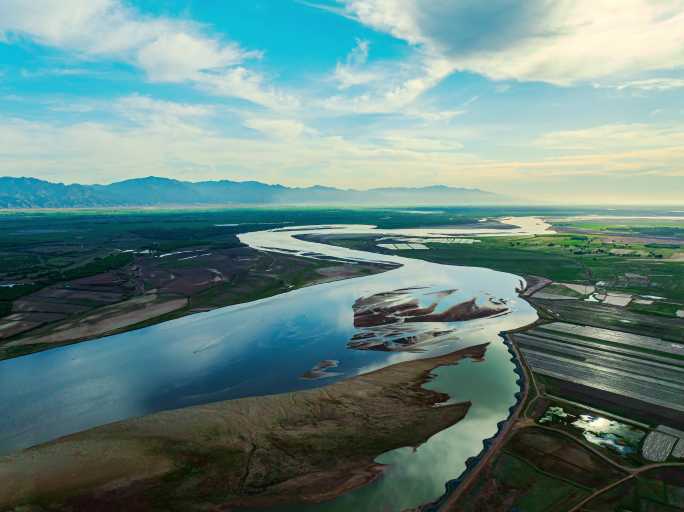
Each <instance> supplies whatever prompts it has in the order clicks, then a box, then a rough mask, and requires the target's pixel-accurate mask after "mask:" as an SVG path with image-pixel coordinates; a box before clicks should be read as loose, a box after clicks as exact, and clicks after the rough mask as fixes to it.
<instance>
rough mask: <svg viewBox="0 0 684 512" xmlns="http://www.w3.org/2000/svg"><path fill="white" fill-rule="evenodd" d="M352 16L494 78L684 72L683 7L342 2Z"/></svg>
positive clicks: (561, 80)
mask: <svg viewBox="0 0 684 512" xmlns="http://www.w3.org/2000/svg"><path fill="white" fill-rule="evenodd" d="M338 3H339V4H340V5H341V6H342V7H343V8H344V13H345V15H346V16H348V17H353V18H355V19H357V20H358V21H360V22H361V23H363V24H365V25H367V26H369V27H372V28H374V29H376V30H379V31H383V32H387V33H389V34H391V35H393V36H394V37H396V38H399V39H402V40H405V41H407V42H408V43H410V44H411V45H414V46H416V47H419V48H421V50H422V51H423V52H424V53H425V55H427V56H429V57H430V58H432V59H435V58H441V59H443V60H446V61H448V62H449V63H450V65H451V67H452V71H453V70H467V71H473V72H476V73H480V74H483V75H486V76H488V77H490V78H493V79H497V80H499V79H517V80H532V81H545V82H551V83H555V84H563V85H565V84H570V83H573V82H578V81H585V80H596V79H601V78H604V77H609V76H613V75H618V74H621V75H629V74H631V73H637V72H643V71H648V70H655V69H672V68H676V67H681V66H684V45H683V44H682V41H683V40H684V0H667V1H666V0H663V1H653V0H623V1H621V2H619V3H616V2H615V1H614V0H556V1H549V0H492V1H488V2H482V1H479V0H460V1H452V0H429V1H425V0H338Z"/></svg>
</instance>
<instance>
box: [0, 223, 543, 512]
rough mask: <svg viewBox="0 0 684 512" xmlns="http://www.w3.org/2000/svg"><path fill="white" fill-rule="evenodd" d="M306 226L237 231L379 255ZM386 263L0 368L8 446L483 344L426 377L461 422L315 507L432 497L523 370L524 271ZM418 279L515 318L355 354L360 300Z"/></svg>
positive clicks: (473, 447)
mask: <svg viewBox="0 0 684 512" xmlns="http://www.w3.org/2000/svg"><path fill="white" fill-rule="evenodd" d="M534 226H535V229H536V228H538V224H534ZM345 229H347V230H350V229H351V230H352V231H353V228H349V227H346V228H345ZM364 229H370V228H364ZM416 231H421V232H423V231H425V230H416ZM429 231H431V232H434V231H435V230H429ZM453 231H454V230H449V234H453ZM298 232H301V230H300V231H298V229H297V228H293V230H291V231H289V232H282V231H280V232H273V231H268V232H257V233H247V234H245V235H242V239H243V241H244V242H246V243H248V244H249V245H252V246H254V247H257V248H265V247H270V248H275V249H277V250H285V251H290V250H293V251H300V250H305V251H306V252H309V253H314V254H318V255H320V254H324V255H328V256H331V257H336V258H338V257H339V258H345V259H366V260H377V259H378V255H373V254H370V253H364V252H361V251H352V250H348V249H344V248H340V247H332V246H329V245H322V244H312V243H310V242H304V241H301V240H297V239H295V238H293V235H296V234H297V233H298ZM508 234H510V231H509V232H508ZM424 235H425V233H423V236H424ZM382 259H383V260H390V261H393V262H395V263H400V264H402V265H403V266H402V267H400V268H397V269H395V270H391V271H389V272H386V273H383V274H378V275H375V276H368V277H363V278H356V279H351V280H347V281H341V282H335V283H329V284H325V285H318V286H315V287H310V288H304V289H300V290H295V291H292V292H289V293H287V294H283V295H278V296H275V297H271V298H268V299H264V300H260V301H256V302H252V303H249V304H243V305H237V306H230V307H226V308H222V309H217V310H214V311H210V312H206V313H200V314H196V315H192V316H187V317H184V318H180V319H177V320H172V321H169V322H166V323H163V324H159V325H155V326H151V327H147V328H144V329H140V330H137V331H132V332H128V333H123V334H118V335H114V336H110V337H107V338H102V339H99V340H95V341H91V342H86V343H81V344H78V345H71V346H66V347H62V348H57V349H53V350H49V351H45V352H40V353H36V354H32V355H28V356H24V357H20V358H16V359H11V360H8V361H3V362H1V363H0V408H2V411H3V417H2V419H0V422H1V423H0V453H8V452H11V451H14V450H18V449H21V448H25V447H28V446H32V445H35V444H37V443H40V442H44V441H48V440H51V439H54V438H56V437H59V436H62V435H66V434H70V433H73V432H78V431H81V430H84V429H87V428H90V427H94V426H97V425H102V424H105V423H109V422H113V421H117V420H122V419H126V418H130V417H133V416H140V415H145V414H150V413H153V412H156V411H160V410H165V409H173V408H179V407H185V406H190V405H195V404H201V403H206V402H211V401H218V400H225V399H232V398H239V397H245V396H254V395H263V394H270V393H278V392H284V391H295V390H299V389H306V388H312V387H316V386H320V385H325V384H328V383H330V382H334V381H336V380H339V379H342V378H347V377H350V376H353V375H356V374H359V373H363V372H367V371H371V370H374V369H377V368H381V367H384V366H387V365H390V364H394V363H397V362H400V361H405V360H409V359H415V358H420V357H432V356H435V355H440V354H445V353H449V352H452V351H455V350H458V349H461V348H465V347H468V346H471V345H475V344H482V343H485V342H488V343H489V346H488V349H487V354H486V357H485V360H484V361H483V362H478V363H476V362H472V361H469V360H466V361H462V362H461V363H459V364H458V365H457V366H453V367H445V368H441V369H439V370H437V374H438V377H437V378H436V379H435V380H434V381H433V382H432V383H430V384H429V386H430V387H434V389H438V390H440V391H445V392H447V393H449V394H450V395H452V396H453V397H455V399H456V400H469V401H472V404H473V405H472V407H471V410H470V411H469V413H468V415H467V416H466V418H465V419H464V420H463V421H461V422H460V423H458V424H457V425H455V426H453V427H452V428H450V429H447V430H445V431H443V432H440V433H439V434H437V435H436V436H434V437H433V438H432V439H430V440H429V441H428V442H427V443H425V444H424V445H422V446H421V447H419V448H418V449H417V450H415V451H414V450H413V449H401V450H395V451H393V452H390V453H388V454H385V455H383V456H381V457H380V458H379V459H378V460H379V462H383V463H388V464H390V463H391V464H392V467H391V469H390V470H389V471H388V472H387V474H386V476H385V477H384V478H382V479H381V480H379V481H378V482H376V483H374V484H372V485H369V486H367V487H365V488H363V489H361V490H359V491H357V492H354V493H351V494H349V495H347V496H344V497H343V498H341V499H340V500H337V501H335V502H332V503H329V504H325V505H323V506H319V507H316V509H319V508H320V509H324V510H351V509H353V510H384V509H387V508H389V509H396V508H405V507H408V506H415V505H418V504H420V503H423V502H425V501H430V500H434V499H436V498H438V497H439V496H440V495H441V494H442V493H443V491H444V483H445V482H446V481H447V480H450V479H452V478H456V477H458V476H459V475H460V473H461V472H462V471H463V469H464V467H465V465H464V463H465V461H466V460H467V459H468V458H469V457H470V456H473V455H476V454H477V453H478V452H479V451H480V450H481V449H482V446H483V443H482V442H483V440H484V439H486V438H488V437H490V436H491V435H493V434H494V433H495V431H496V427H497V423H498V422H499V421H501V420H503V419H505V418H506V417H507V415H508V409H509V407H510V406H511V405H512V403H513V402H514V394H515V392H516V391H517V385H516V375H515V374H514V372H513V365H512V363H511V362H510V355H509V354H508V352H507V349H506V347H505V346H504V344H503V342H502V340H501V339H500V338H499V336H498V333H499V332H500V331H502V330H507V329H514V328H517V327H520V326H522V325H525V324H528V323H531V322H533V321H534V320H535V319H536V313H535V311H534V310H533V309H532V308H531V307H530V306H529V304H527V303H526V302H525V301H523V300H521V299H519V298H518V297H517V292H516V289H517V288H519V287H520V286H521V279H520V278H519V277H517V276H514V275H511V274H506V273H501V272H495V271H492V270H487V269H481V268H471V267H451V266H444V265H438V264H434V263H428V262H424V261H420V260H413V259H404V258H399V257H394V256H382ZM412 287H422V292H425V291H426V290H432V291H440V290H442V291H443V290H453V292H452V293H450V294H449V301H453V302H454V303H459V302H464V301H468V300H471V299H475V300H476V303H477V304H480V305H484V304H489V305H491V304H492V302H491V300H490V299H491V298H494V299H495V300H496V301H498V303H499V304H505V305H506V308H507V314H505V315H503V316H498V317H495V318H479V319H474V320H468V321H462V322H449V323H448V324H449V329H451V330H453V333H451V335H449V336H443V337H439V338H438V339H436V340H435V341H434V342H432V343H430V344H429V345H428V346H425V347H421V348H422V349H423V350H422V351H415V352H407V351H402V352H384V351H374V350H350V349H349V348H347V342H348V341H349V340H350V339H352V338H353V336H354V335H355V334H356V333H357V330H356V328H355V327H354V311H353V304H354V302H355V301H356V300H357V299H359V298H360V297H369V296H372V295H374V294H378V293H381V292H387V291H391V290H397V289H401V288H412ZM324 360H334V361H335V362H336V364H337V366H336V367H335V372H334V373H335V375H330V376H328V377H327V378H325V379H303V378H301V376H302V375H303V374H304V373H305V372H307V371H310V370H311V369H312V368H314V367H315V366H316V365H317V364H319V363H320V362H321V361H324ZM321 507H322V508H321ZM299 509H301V508H299Z"/></svg>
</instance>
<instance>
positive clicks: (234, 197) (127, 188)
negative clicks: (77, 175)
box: [0, 176, 515, 208]
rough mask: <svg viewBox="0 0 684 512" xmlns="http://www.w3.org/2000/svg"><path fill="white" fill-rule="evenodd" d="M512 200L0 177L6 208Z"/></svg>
mask: <svg viewBox="0 0 684 512" xmlns="http://www.w3.org/2000/svg"><path fill="white" fill-rule="evenodd" d="M513 202H515V201H514V200H513V199H511V198H507V197H505V196H501V195H498V194H494V193H492V192H486V191H484V190H480V189H476V188H458V187H448V186H445V185H433V186H428V187H420V188H401V187H394V188H376V189H371V190H353V189H347V190H344V189H338V188H333V187H324V186H320V185H316V186H313V187H304V188H297V187H286V186H284V185H268V184H266V183H261V182H259V181H229V180H221V181H199V182H189V181H179V180H174V179H169V178H159V177H155V176H150V177H147V178H135V179H130V180H125V181H119V182H116V183H112V184H109V185H80V184H73V185H65V184H63V183H52V182H49V181H44V180H40V179H37V178H11V177H0V208H91V207H127V206H128V207H131V206H209V205H215V206H220V205H269V204H272V205H285V204H358V205H378V206H390V205H414V206H421V205H422V206H426V205H444V206H448V205H453V206H458V205H463V204H502V203H513Z"/></svg>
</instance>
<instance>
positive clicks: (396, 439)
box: [0, 344, 486, 511]
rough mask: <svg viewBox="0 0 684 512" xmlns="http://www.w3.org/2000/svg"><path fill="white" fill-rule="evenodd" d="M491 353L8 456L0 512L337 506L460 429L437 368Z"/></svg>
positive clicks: (140, 421)
mask: <svg viewBox="0 0 684 512" xmlns="http://www.w3.org/2000/svg"><path fill="white" fill-rule="evenodd" d="M485 354H486V344H483V345H479V346H474V347H469V348H466V349H461V350H458V351H456V352H453V353H451V354H447V355H442V356H437V357H433V358H427V359H417V360H412V361H406V362H403V363H399V364H395V365H392V366H388V367H385V368H382V369H380V370H376V371H373V372H370V373H367V374H363V375H359V376H356V377H353V378H351V379H348V380H345V381H342V382H338V383H335V384H331V385H329V386H325V387H321V388H316V389H311V390H306V391H299V392H294V393H283V394H278V395H267V396H261V397H250V398H243V399H237V400H229V401H224V402H217V403H212V404H207V405H200V406H194V407H188V408H184V409H178V410H172V411H165V412H161V413H156V414H153V415H149V416H144V417H141V418H135V419H130V420H125V421H121V422H117V423H113V424H109V425H105V426H102V427H98V428H95V429H91V430H88V431H85V432H81V433H78V434H73V435H70V436H67V437H64V438H61V439H58V440H56V441H52V442H49V443H46V444H43V445H39V446H36V447H34V448H31V449H28V450H24V451H22V452H19V453H17V454H14V455H10V456H5V457H0V481H2V486H0V508H2V509H3V510H6V509H8V508H9V509H10V510H11V507H16V506H18V505H25V504H37V505H47V506H48V509H49V510H72V509H75V510H95V509H97V510H129V511H138V510H140V511H142V510H193V509H198V507H199V508H201V507H202V506H204V505H214V506H216V505H219V504H220V505H223V506H235V505H237V506H250V507H251V506H273V505H278V504H283V503H291V502H298V501H304V502H310V503H311V502H320V501H324V500H330V499H333V498H335V497H337V496H339V495H342V494H344V493H346V492H348V491H350V490H352V489H355V488H357V487H360V486H363V485H364V484H366V483H368V482H370V481H373V480H375V479H376V478H377V477H378V476H379V475H380V474H381V473H382V469H383V467H382V465H379V464H376V463H375V462H374V460H375V458H376V457H377V456H378V455H380V454H381V453H384V452H386V451H388V450H392V449H395V448H399V447H404V446H417V445H419V444H421V443H423V442H424V441H426V440H427V439H428V438H430V437H431V436H433V435H435V434H436V433H438V432H439V431H441V430H444V429H445V428H448V427H450V426H451V425H453V424H455V423H457V422H458V421H459V420H460V419H462V418H463V417H464V416H465V415H466V413H467V411H468V409H469V408H470V404H469V403H454V404H452V403H449V404H446V405H441V406H439V407H435V405H436V404H440V403H443V402H444V401H445V400H447V399H448V398H449V397H448V395H446V394H444V393H441V392H438V391H434V390H430V389H428V388H426V387H424V384H425V383H427V382H429V381H430V380H431V379H432V378H433V370H434V369H435V368H438V367H445V365H454V364H458V362H459V361H460V360H463V359H465V358H467V359H471V360H481V359H482V358H483V357H485ZM359 432H363V436H359ZM312 447H314V448H315V449H312ZM331 458H335V461H336V464H335V465H334V468H331V467H330V466H331V465H330V463H329V461H330V459H331ZM31 510H42V509H41V508H35V509H33V508H32V509H31Z"/></svg>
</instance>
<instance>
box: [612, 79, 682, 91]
mask: <svg viewBox="0 0 684 512" xmlns="http://www.w3.org/2000/svg"><path fill="white" fill-rule="evenodd" d="M615 88H616V89H618V90H624V89H636V90H641V91H669V90H671V89H683V88H684V78H649V79H647V80H634V81H631V82H625V83H622V84H619V85H616V86H615Z"/></svg>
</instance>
